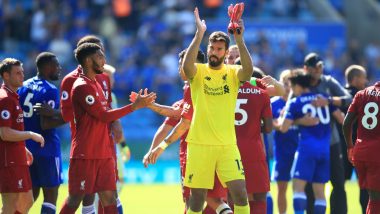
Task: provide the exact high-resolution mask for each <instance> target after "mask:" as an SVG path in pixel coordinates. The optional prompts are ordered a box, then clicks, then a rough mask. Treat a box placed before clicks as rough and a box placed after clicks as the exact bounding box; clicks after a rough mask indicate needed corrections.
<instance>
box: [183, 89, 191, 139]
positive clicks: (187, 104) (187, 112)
mask: <svg viewBox="0 0 380 214" xmlns="http://www.w3.org/2000/svg"><path fill="white" fill-rule="evenodd" d="M183 89H184V90H183V102H184V103H183V110H182V113H181V116H182V117H183V118H185V119H187V120H190V121H191V120H192V119H193V112H194V109H193V102H192V100H191V90H190V85H189V84H188V83H185V86H184V87H183ZM186 135H187V133H186Z"/></svg>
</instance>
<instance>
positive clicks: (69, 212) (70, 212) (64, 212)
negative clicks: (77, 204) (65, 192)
mask: <svg viewBox="0 0 380 214" xmlns="http://www.w3.org/2000/svg"><path fill="white" fill-rule="evenodd" d="M76 210H77V209H75V208H71V207H69V205H68V204H67V201H65V203H64V204H63V207H62V209H61V211H60V212H59V213H60V214H75V211H76Z"/></svg>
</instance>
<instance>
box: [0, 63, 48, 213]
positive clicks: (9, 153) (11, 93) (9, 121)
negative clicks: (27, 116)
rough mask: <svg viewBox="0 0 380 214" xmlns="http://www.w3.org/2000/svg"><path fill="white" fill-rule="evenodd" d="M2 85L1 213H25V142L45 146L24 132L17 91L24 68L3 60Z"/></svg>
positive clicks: (28, 196)
mask: <svg viewBox="0 0 380 214" xmlns="http://www.w3.org/2000/svg"><path fill="white" fill-rule="evenodd" d="M0 75H1V78H2V79H3V81H4V83H3V85H2V86H1V88H0V193H1V199H2V204H3V207H2V208H1V211H0V213H16V214H18V213H27V212H28V211H29V209H30V207H32V205H33V193H32V181H31V178H30V174H29V166H28V165H30V164H31V162H32V161H33V157H32V154H31V153H30V152H29V151H28V150H27V149H26V148H25V140H28V139H32V140H34V141H35V142H38V143H40V144H41V146H44V143H45V141H44V138H43V137H42V136H41V135H40V134H37V133H34V132H31V131H24V116H23V112H22V108H21V106H20V104H19V96H18V94H17V92H16V91H17V88H19V87H21V86H22V83H23V81H24V69H23V68H22V63H21V62H20V61H19V60H17V59H12V58H6V59H4V60H3V61H2V62H1V64H0Z"/></svg>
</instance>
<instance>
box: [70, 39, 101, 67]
mask: <svg viewBox="0 0 380 214" xmlns="http://www.w3.org/2000/svg"><path fill="white" fill-rule="evenodd" d="M98 50H101V48H100V46H99V45H97V44H95V43H83V44H81V45H79V47H77V49H75V59H76V60H77V61H78V63H79V64H81V65H83V63H84V60H85V59H86V57H88V56H90V55H92V54H95V53H96V51H98Z"/></svg>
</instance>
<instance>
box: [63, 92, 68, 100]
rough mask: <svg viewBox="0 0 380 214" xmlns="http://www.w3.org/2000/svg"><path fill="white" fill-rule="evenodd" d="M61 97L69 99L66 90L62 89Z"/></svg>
mask: <svg viewBox="0 0 380 214" xmlns="http://www.w3.org/2000/svg"><path fill="white" fill-rule="evenodd" d="M61 99H62V100H67V99H69V93H67V91H62V96H61Z"/></svg>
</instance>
